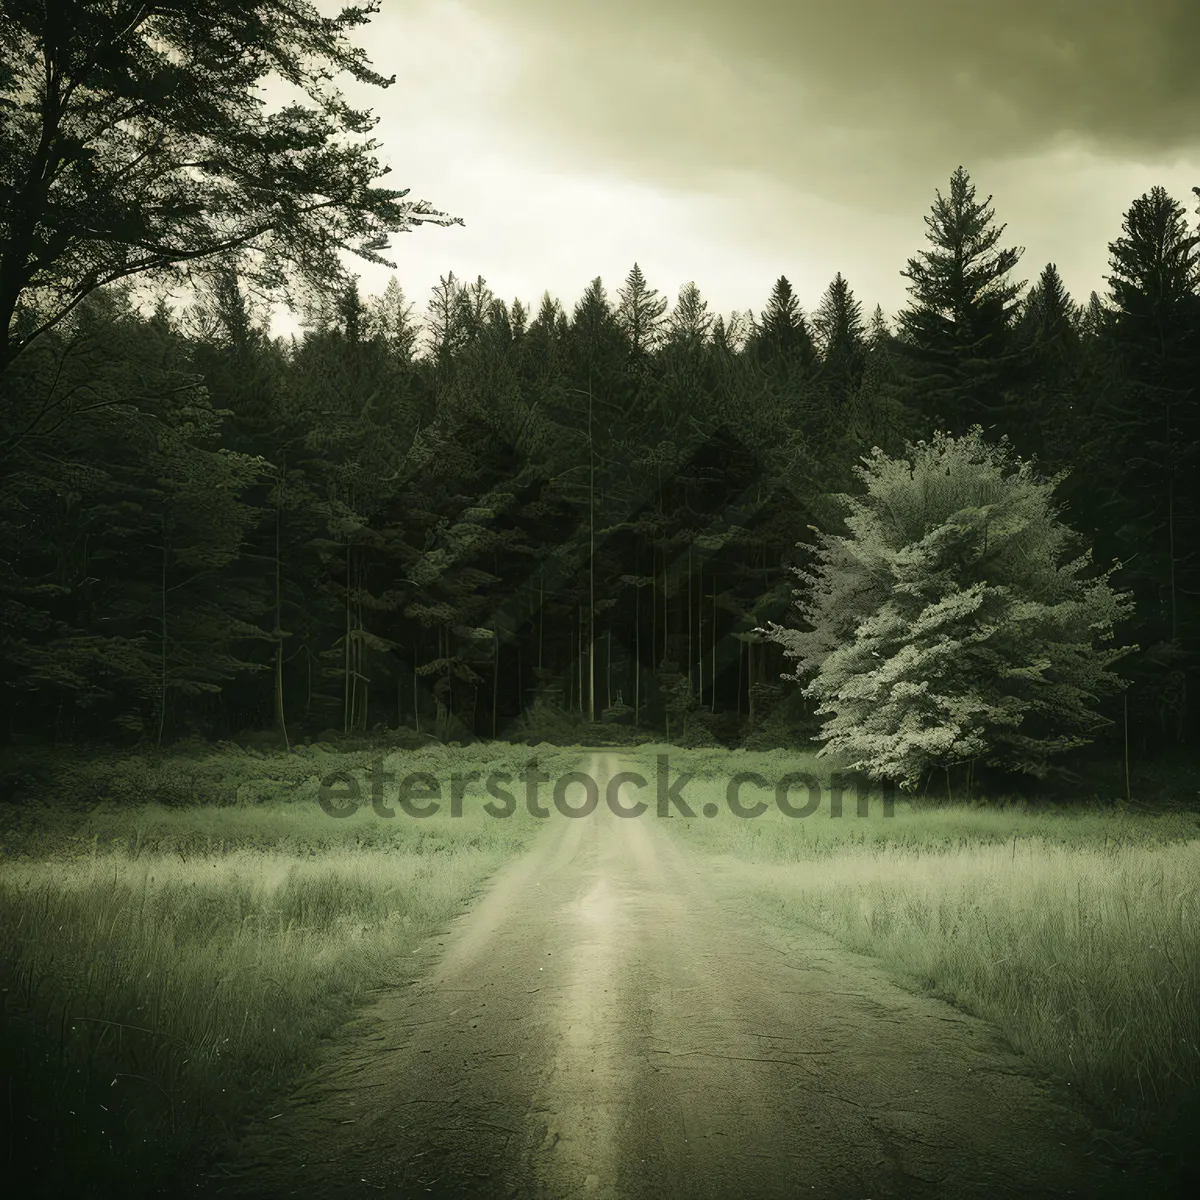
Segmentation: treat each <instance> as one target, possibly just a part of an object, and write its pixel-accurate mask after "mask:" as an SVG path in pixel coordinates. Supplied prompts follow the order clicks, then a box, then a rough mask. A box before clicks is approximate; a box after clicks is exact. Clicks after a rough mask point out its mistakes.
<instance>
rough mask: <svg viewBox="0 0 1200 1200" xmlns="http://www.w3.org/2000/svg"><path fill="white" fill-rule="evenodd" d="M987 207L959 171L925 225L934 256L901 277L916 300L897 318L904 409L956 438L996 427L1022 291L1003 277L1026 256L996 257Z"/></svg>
mask: <svg viewBox="0 0 1200 1200" xmlns="http://www.w3.org/2000/svg"><path fill="white" fill-rule="evenodd" d="M991 199H992V198H991V196H989V197H988V198H987V200H986V201H984V202H983V203H979V202H977V201H976V199H975V188H974V186H973V185H972V184H971V182H970V179H969V177H968V176H967V173H966V171H964V170H963V168H962V167H958V168H957V169H956V170H955V171H954V173H953V175H952V176H951V177H950V195H949V197H943V196H942V194H941V192H940V191H939V192H938V193H937V199H936V201H935V202H934V204H933V208H932V215H931V216H928V217H926V218H925V224H926V226H927V228H928V230H929V233H928V237H929V241H930V242H931V243H932V246H933V248H932V249H931V250H926V251H923V252H922V253H921V254H920V255H918V256H917V257H916V258H910V259H909V260H908V267H907V269H906V270H903V271H901V272H900V274H901V275H903V276H905V277H906V278H907V279H909V280H911V285H910V286H909V288H908V291H909V293H910V294H911V295H912V297H913V300H912V303H911V304H910V306H909V307H908V308H907V309H905V310H904V311H903V312H901V313H900V314H899V318H898V320H899V326H900V344H901V345H902V346H903V348H904V363H905V376H906V387H905V392H906V395H905V399H906V402H907V403H908V404H909V405H910V406H911V407H913V408H914V409H915V410H916V411H918V412H920V413H921V414H922V415H923V416H924V418H925V422H926V425H927V427H928V428H931V429H932V428H938V429H946V430H948V431H950V432H952V433H955V434H962V433H965V432H966V430H967V429H968V428H969V427H970V426H972V425H974V424H976V423H978V424H981V425H983V426H984V427H985V428H988V427H991V426H995V425H997V422H998V421H999V420H1000V419H1001V416H1002V413H1003V409H1004V403H1005V401H1004V396H1005V388H1006V385H1007V384H1008V383H1009V381H1010V378H1011V375H1012V372H1013V370H1014V368H1015V359H1014V357H1013V351H1012V349H1011V347H1010V344H1009V342H1010V339H1009V332H1010V327H1011V324H1012V321H1013V318H1014V314H1015V312H1016V311H1017V300H1016V298H1017V296H1018V295H1019V294H1020V291H1021V289H1022V288H1023V287H1024V286H1025V285H1024V284H1023V283H1018V284H1014V283H1010V282H1008V279H1007V276H1008V273H1009V272H1010V271H1011V270H1012V269H1013V267H1014V266H1016V264H1017V262H1018V260H1019V259H1020V257H1021V255H1022V254H1023V253H1024V251H1023V250H1022V249H1019V248H1015V249H1014V248H1010V249H1005V250H996V244H997V242H999V240H1000V236H1001V234H1002V233H1003V232H1004V229H1005V226H1003V225H1001V226H1000V227H999V228H996V227H995V226H993V225H992V220H993V215H994V214H993V213H992V211H991V209H989V208H988V207H987V206H988V204H990V203H991ZM999 429H1000V427H999V426H997V431H998V432H999Z"/></svg>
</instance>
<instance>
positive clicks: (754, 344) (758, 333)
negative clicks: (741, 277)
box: [747, 275, 817, 375]
mask: <svg viewBox="0 0 1200 1200" xmlns="http://www.w3.org/2000/svg"><path fill="white" fill-rule="evenodd" d="M747 348H748V349H749V350H751V353H752V354H753V356H754V357H755V359H756V360H757V361H758V362H759V363H760V364H761V365H763V366H764V367H766V368H767V369H768V370H771V371H773V372H775V373H776V374H781V375H788V374H792V373H803V372H805V371H807V370H808V369H809V367H811V366H812V364H813V362H814V361H815V359H816V354H817V351H816V347H815V346H814V345H813V339H812V334H811V333H810V331H809V328H808V321H807V319H806V317H805V315H804V310H803V309H802V308H801V307H800V302H799V301H798V300H797V299H796V296H795V294H794V293H793V291H792V285H791V284H790V283H789V282H788V279H787V276H785V275H780V277H779V278H778V279H777V280H776V281H775V286H774V288H772V289H771V298H770V300H768V302H767V307H766V309H765V310H764V312H763V315H762V319H761V320H760V321H758V322H757V323H756V325H755V327H754V333H753V335H752V337H751V345H750V346H749V347H747Z"/></svg>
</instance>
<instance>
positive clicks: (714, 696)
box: [711, 575, 717, 712]
mask: <svg viewBox="0 0 1200 1200" xmlns="http://www.w3.org/2000/svg"><path fill="white" fill-rule="evenodd" d="M712 601H713V610H712V709H711V711H712V712H716V711H717V577H716V575H714V576H713V597H712Z"/></svg>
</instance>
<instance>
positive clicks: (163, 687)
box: [156, 512, 167, 749]
mask: <svg viewBox="0 0 1200 1200" xmlns="http://www.w3.org/2000/svg"><path fill="white" fill-rule="evenodd" d="M160 646H161V651H160V654H159V702H158V741H157V743H156V745H157V746H158V748H159V749H162V739H163V726H164V725H165V724H166V720H167V516H166V513H165V512H164V513H163V516H162V640H161V642H160Z"/></svg>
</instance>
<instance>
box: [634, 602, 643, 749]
mask: <svg viewBox="0 0 1200 1200" xmlns="http://www.w3.org/2000/svg"><path fill="white" fill-rule="evenodd" d="M633 644H634V657H633V727H634V728H635V729H637V728H638V717H639V716H640V715H641V699H642V587H641V583H640V582H639V583H638V587H637V590H636V591H635V592H634V594H633Z"/></svg>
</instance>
